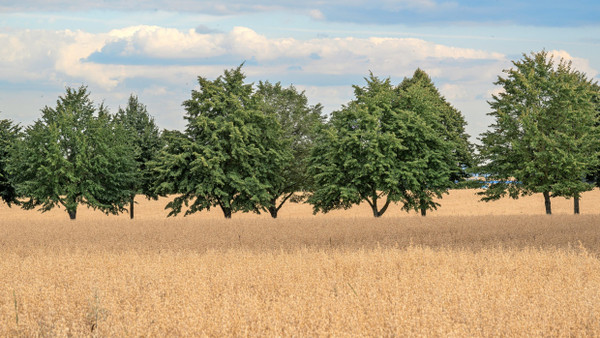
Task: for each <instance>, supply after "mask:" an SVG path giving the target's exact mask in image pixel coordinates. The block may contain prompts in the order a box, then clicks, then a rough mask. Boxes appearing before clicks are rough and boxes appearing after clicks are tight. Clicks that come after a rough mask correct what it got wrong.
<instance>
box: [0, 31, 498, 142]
mask: <svg viewBox="0 0 600 338" xmlns="http://www.w3.org/2000/svg"><path fill="white" fill-rule="evenodd" d="M206 60H210V62H208V61H207V62H205V61H206ZM242 60H250V61H251V62H248V63H247V65H246V66H245V68H244V72H245V73H246V74H247V75H248V77H251V78H253V79H265V80H270V81H280V80H281V79H282V78H288V79H290V78H292V79H300V82H296V83H295V85H296V86H297V87H298V88H299V89H304V90H306V94H307V96H308V97H309V99H310V101H311V103H312V104H316V103H318V102H321V103H322V104H323V105H324V106H325V111H326V112H330V111H332V110H336V109H339V107H340V105H341V104H344V103H346V102H348V101H349V100H350V99H351V98H352V87H351V85H352V84H353V83H351V82H352V81H355V80H356V79H360V78H362V77H363V76H366V75H367V74H368V72H369V71H373V72H374V74H375V75H377V76H380V77H387V76H390V77H392V78H393V79H394V81H400V80H401V79H402V78H403V77H405V76H410V75H411V74H412V73H413V72H414V70H415V69H416V68H417V67H420V68H422V69H424V70H425V71H427V72H428V73H429V74H430V75H431V76H432V77H433V78H434V79H435V80H436V81H438V82H439V83H440V87H441V88H440V89H441V91H442V93H443V94H444V95H446V97H447V98H448V99H449V100H450V101H451V103H454V101H456V102H457V104H458V106H464V107H472V106H474V105H472V104H470V102H474V101H476V100H480V101H481V100H482V98H483V97H486V98H487V97H488V96H489V94H488V91H489V90H490V88H491V87H493V85H492V82H493V81H494V80H495V77H496V76H497V75H498V74H499V73H500V71H501V69H503V67H505V65H506V64H507V60H506V58H505V56H504V55H503V54H500V53H494V52H488V51H483V50H476V49H469V48H458V47H453V46H448V45H442V44H436V43H432V42H429V41H425V40H422V39H414V38H374V37H373V38H354V37H347V38H318V39H307V40H300V39H294V38H277V39H274V38H268V37H266V36H264V35H261V34H258V33H257V32H255V31H254V30H252V29H249V28H246V27H235V28H233V29H232V30H231V31H229V32H226V33H221V32H209V33H198V31H197V30H195V29H190V30H187V31H181V30H177V29H173V28H165V27H158V26H132V27H125V28H122V29H115V30H112V31H109V32H105V33H88V32H83V31H68V30H66V31H35V30H23V31H17V32H12V33H3V34H0V81H12V82H20V83H23V84H26V85H30V84H34V83H36V82H44V83H46V84H47V85H51V86H54V88H57V89H58V90H57V91H58V92H60V89H62V87H64V86H65V85H71V86H77V85H79V84H81V83H84V84H87V85H89V86H90V89H93V90H92V93H94V95H101V96H100V97H98V98H96V96H94V97H95V98H96V99H97V100H102V98H105V99H106V102H107V103H108V104H112V105H113V108H115V107H118V105H122V104H124V103H125V102H126V97H127V96H128V95H129V94H130V93H131V92H136V93H139V94H140V99H145V100H147V101H146V102H145V103H146V104H148V106H149V110H150V111H153V107H154V109H157V111H159V112H161V114H164V115H161V116H157V121H159V122H160V121H164V122H165V123H169V124H171V125H167V127H173V125H172V124H173V123H174V122H172V121H174V118H173V117H174V116H177V115H181V108H180V104H181V102H182V100H184V99H185V98H186V97H187V96H189V91H190V90H191V89H192V88H194V86H195V85H196V81H195V79H196V76H198V75H201V76H205V77H208V78H215V77H217V76H218V75H220V74H222V72H223V69H225V68H231V67H235V66H237V65H239V63H240V62H241V61H242ZM146 61H147V62H146ZM328 77H329V78H331V79H333V80H331V81H329V79H328ZM336 81H337V82H336ZM345 81H348V83H345ZM354 84H358V85H362V84H363V83H360V82H359V83H354ZM284 85H286V83H284ZM174 93H177V95H175V94H174ZM168 100H174V101H173V102H169V103H167V101H168ZM142 102H144V101H142ZM50 104H51V103H50ZM0 108H1V107H0ZM38 109H39V107H38ZM167 115H168V117H165V116H167ZM465 115H468V116H470V117H472V118H477V116H485V112H469V113H468V114H467V113H465ZM180 124H181V122H177V126H180ZM470 132H471V133H472V134H477V133H478V131H475V132H474V131H473V130H470Z"/></svg>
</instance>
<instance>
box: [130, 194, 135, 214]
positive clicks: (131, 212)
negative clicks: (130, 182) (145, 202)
mask: <svg viewBox="0 0 600 338" xmlns="http://www.w3.org/2000/svg"><path fill="white" fill-rule="evenodd" d="M134 198H135V195H131V201H130V203H131V204H130V205H129V219H133V206H134V205H135V202H134V201H133V200H134Z"/></svg>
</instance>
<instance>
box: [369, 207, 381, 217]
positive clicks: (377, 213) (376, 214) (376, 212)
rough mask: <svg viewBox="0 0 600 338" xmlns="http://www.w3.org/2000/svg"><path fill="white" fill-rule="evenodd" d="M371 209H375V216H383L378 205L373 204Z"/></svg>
mask: <svg viewBox="0 0 600 338" xmlns="http://www.w3.org/2000/svg"><path fill="white" fill-rule="evenodd" d="M371 209H373V216H375V217H381V213H380V212H379V210H377V206H373V207H371Z"/></svg>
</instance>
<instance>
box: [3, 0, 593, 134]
mask: <svg viewBox="0 0 600 338" xmlns="http://www.w3.org/2000/svg"><path fill="white" fill-rule="evenodd" d="M599 15H600V2H597V1H589V0H572V1H569V2H565V1H554V0H548V1H545V2H543V4H541V3H540V2H538V1H517V0H504V1H498V0H496V1H492V0H488V1H485V0H480V1H476V0H469V1H466V0H463V1H452V0H448V1H446V0H399V1H364V0H345V1H321V0H307V1H303V2H298V1H276V0H272V1H252V0H237V1H222V2H214V1H195V0H171V1H167V0H164V1H163V0H146V1H137V2H136V1H122V0H121V1H113V0H104V1H87V0H83V1H76V2H74V1H65V0H50V1H49V0H45V1H42V0H21V1H12V2H6V1H1V0H0V112H1V115H0V118H10V119H12V120H15V121H17V122H19V123H21V124H24V125H26V124H29V123H31V122H32V121H34V120H35V119H36V118H38V117H39V111H40V109H41V108H42V107H44V106H45V105H50V106H52V105H54V104H55V102H56V99H57V97H58V96H59V95H62V93H64V88H65V86H79V85H81V84H85V85H87V86H88V87H89V89H90V91H91V93H92V97H93V99H94V100H95V101H96V102H97V103H100V102H104V103H105V104H106V105H108V106H109V107H110V108H111V110H113V111H116V110H117V109H118V107H119V106H123V105H125V103H126V102H127V97H128V96H129V95H130V94H131V93H134V94H136V95H138V96H139V99H140V101H141V102H142V103H144V104H146V105H147V106H148V110H149V112H150V113H151V114H152V115H153V116H154V117H155V118H156V121H157V123H158V124H159V125H160V126H161V127H164V128H170V129H181V128H183V127H184V126H185V121H184V120H183V114H184V110H183V109H182V107H181V103H182V102H183V101H184V100H186V99H188V98H189V96H190V91H191V90H192V89H193V88H194V87H195V86H196V84H197V81H196V78H197V76H199V75H200V76H205V77H208V78H215V77H216V76H218V75H220V74H221V73H222V72H223V70H224V69H228V68H232V67H236V66H238V65H239V64H241V63H242V62H243V61H246V63H245V66H244V72H245V73H246V74H247V75H248V81H252V82H257V81H258V80H269V81H271V82H277V81H281V82H282V84H283V85H285V86H287V85H290V84H293V85H294V86H296V87H297V88H299V89H302V90H305V91H306V94H307V96H308V97H309V100H310V102H311V103H313V104H316V103H322V104H323V105H324V106H325V111H326V112H331V111H333V110H336V109H338V108H339V107H340V106H341V105H342V104H344V103H346V102H348V101H349V100H350V99H351V98H352V87H351V86H352V85H353V84H358V85H362V84H363V83H364V80H363V77H365V76H367V75H368V73H369V71H373V72H374V74H375V75H377V76H380V77H391V79H392V81H394V82H400V81H401V80H402V79H403V78H404V77H406V76H411V74H412V73H413V72H414V70H415V69H416V68H417V67H420V68H422V69H424V70H425V71H427V72H428V73H429V74H430V75H431V77H432V78H433V80H434V82H435V83H436V85H437V86H438V88H439V89H440V91H441V92H442V94H443V95H445V97H446V98H447V100H448V101H449V102H450V103H452V104H453V105H454V106H455V107H457V108H458V109H459V110H461V111H462V112H463V114H464V115H465V118H466V120H467V122H468V124H469V125H468V127H467V131H468V132H469V134H471V135H472V136H473V137H474V138H475V137H476V136H477V135H478V134H479V133H481V132H482V131H484V130H485V129H486V128H487V126H488V125H489V124H490V123H491V121H490V119H489V117H488V116H486V113H487V112H489V107H488V104H487V103H486V100H489V99H490V98H491V95H492V94H493V93H495V92H497V91H498V90H499V89H498V88H497V87H496V86H494V84H493V82H494V81H495V80H496V78H497V76H498V75H501V74H502V73H501V72H502V70H503V69H506V68H509V67H510V65H511V64H510V62H511V60H515V59H518V58H520V57H521V54H522V53H529V52H532V51H539V50H542V49H545V50H547V51H549V52H551V53H552V54H554V55H555V56H556V57H563V58H566V59H569V60H572V61H573V65H574V66H575V68H577V69H578V70H581V71H583V72H585V73H586V74H587V75H588V77H590V78H594V79H599V77H598V76H599V75H598V71H600V20H599V19H598V17H599Z"/></svg>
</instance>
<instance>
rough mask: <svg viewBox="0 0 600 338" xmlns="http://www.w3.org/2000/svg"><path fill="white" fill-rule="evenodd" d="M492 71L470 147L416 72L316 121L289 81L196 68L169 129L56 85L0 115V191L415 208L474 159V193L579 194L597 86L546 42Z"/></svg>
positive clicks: (240, 206) (102, 201) (54, 200)
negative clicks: (481, 185)
mask: <svg viewBox="0 0 600 338" xmlns="http://www.w3.org/2000/svg"><path fill="white" fill-rule="evenodd" d="M505 72H506V74H507V77H505V78H504V77H499V79H498V82H497V83H496V84H498V85H501V86H502V88H503V89H504V91H503V92H502V93H501V94H499V95H497V96H494V97H493V100H492V101H491V102H490V106H491V108H492V112H491V113H490V114H491V115H492V116H493V117H494V118H495V120H496V121H495V123H494V124H493V125H492V126H491V128H490V130H489V131H488V132H486V133H484V134H483V135H482V137H481V145H479V146H478V147H477V149H478V154H477V155H474V151H473V148H474V147H473V145H471V144H470V143H469V141H468V138H469V136H468V135H467V134H466V133H465V129H464V128H465V125H466V122H465V120H464V118H463V116H462V114H461V113H460V112H459V111H458V110H456V109H455V108H454V107H452V105H450V104H449V103H448V102H447V101H446V100H445V99H444V97H443V96H442V95H440V93H439V91H438V90H437V89H436V87H435V86H434V84H433V82H432V81H431V79H430V78H429V76H428V75H427V74H426V73H425V72H424V71H422V70H420V69H418V70H417V71H415V73H414V74H413V76H412V77H411V78H406V79H404V80H403V81H402V82H401V83H400V84H398V85H393V84H392V83H391V81H390V79H389V78H388V79H380V78H378V77H376V76H374V75H373V74H370V76H369V77H368V78H366V85H365V86H363V87H360V86H354V99H353V100H352V101H350V102H349V103H347V104H346V105H344V106H342V107H341V109H340V110H338V111H335V112H333V114H332V115H331V116H330V118H329V119H326V118H325V116H324V115H323V114H322V107H321V105H314V106H311V105H309V104H308V100H307V98H306V96H305V94H304V93H303V92H298V91H297V90H296V89H295V88H294V87H293V86H291V87H288V88H284V87H282V86H281V84H279V83H277V84H272V83H270V82H262V81H261V82H259V83H258V84H257V85H253V84H249V83H245V76H244V74H243V72H242V66H240V67H238V68H236V69H232V70H227V71H225V72H224V74H223V75H222V76H220V77H218V78H217V79H215V80H212V81H211V80H208V79H206V78H203V77H199V78H198V83H199V88H198V89H197V90H193V91H192V93H191V98H190V99H189V100H186V101H185V102H184V103H183V106H184V108H185V111H186V113H185V115H184V118H185V120H186V121H187V126H186V129H185V130H184V131H183V132H181V131H169V130H163V131H162V132H160V131H159V129H158V127H157V126H156V125H155V123H154V120H153V119H152V117H151V116H150V115H149V114H148V112H147V110H146V107H145V106H144V105H143V104H141V103H139V102H138V99H137V98H136V97H134V96H131V97H130V99H129V102H128V105H127V106H126V108H125V109H122V108H120V109H119V111H118V112H117V113H116V114H111V113H110V112H108V110H107V109H106V108H105V107H104V106H103V105H100V106H95V105H94V103H93V102H92V101H91V100H90V99H89V93H88V92H87V88H85V87H80V88H79V89H72V88H67V91H66V94H65V95H64V96H62V97H60V98H59V99H58V101H57V104H56V107H54V108H50V107H45V108H44V109H42V116H41V118H40V119H38V120H37V121H36V122H35V123H34V124H33V125H31V126H28V127H27V128H25V129H21V128H20V127H19V126H16V125H14V124H13V123H12V122H10V121H8V120H0V128H1V129H0V155H1V156H2V157H0V196H1V197H2V199H3V200H4V201H5V202H6V203H8V204H9V205H11V204H13V203H14V204H19V205H21V206H22V207H23V208H26V209H31V208H36V207H40V209H41V210H42V211H47V210H50V209H52V208H53V207H55V206H62V207H64V208H65V209H66V210H67V212H68V213H69V216H70V217H71V218H72V219H75V218H76V212H77V206H78V205H81V204H84V205H88V206H90V207H92V208H96V209H100V210H102V211H103V212H105V213H113V214H116V213H120V212H124V211H125V210H126V207H127V206H129V213H130V216H131V218H133V217H134V206H135V200H134V198H135V196H136V195H139V194H142V195H145V196H146V197H148V198H157V197H158V196H164V195H174V199H173V200H172V201H171V202H169V203H168V205H167V208H169V209H170V213H169V215H177V214H179V213H181V212H182V211H184V210H185V214H186V215H187V214H191V213H194V212H197V211H201V210H209V209H211V208H220V209H221V210H222V212H223V215H224V216H225V217H226V218H230V217H231V216H232V214H233V213H235V212H237V211H243V212H256V213H260V212H269V213H270V214H271V216H272V217H277V215H278V212H279V210H280V209H281V207H282V205H283V204H284V203H286V202H288V201H293V202H299V201H306V202H308V203H310V204H312V205H313V207H314V212H315V213H316V212H328V211H330V210H333V209H338V208H349V207H351V206H352V205H355V204H359V203H361V202H366V203H368V204H369V205H370V206H371V208H372V210H373V215H374V216H375V217H379V216H381V215H383V214H384V213H385V211H386V210H387V208H388V207H389V205H390V204H391V203H401V204H402V205H403V208H404V209H405V210H406V211H410V210H416V211H420V212H421V214H422V215H426V212H427V210H431V209H435V208H437V207H438V206H439V204H438V203H437V202H435V201H436V200H437V199H438V198H441V197H442V194H444V193H446V192H447V191H448V190H449V189H450V188H452V187H453V186H456V184H457V182H461V181H464V180H465V178H466V177H467V172H466V171H465V168H474V169H472V170H474V171H481V172H485V173H487V174H489V175H490V177H491V178H492V179H493V180H494V182H495V183H492V184H491V185H490V186H489V188H488V189H486V190H484V191H482V192H481V194H483V198H482V199H483V200H486V201H487V200H494V199H498V198H500V197H502V196H505V195H507V194H508V195H509V196H511V197H513V198H517V197H519V196H522V195H527V194H532V193H542V194H544V196H545V197H546V210H547V213H551V208H550V198H551V197H553V196H566V197H573V198H574V199H575V201H576V205H577V203H578V200H579V198H580V196H581V193H582V192H583V191H586V190H590V189H592V187H593V184H592V183H591V181H597V180H595V178H596V177H597V176H598V175H597V174H595V173H597V172H599V170H597V168H598V153H599V150H600V149H599V145H600V135H599V134H598V112H599V106H600V100H599V98H600V95H599V94H598V93H600V90H599V88H598V86H597V85H596V84H595V83H593V82H592V81H590V80H588V79H587V78H586V77H585V75H584V74H582V73H580V72H578V71H576V70H574V69H572V67H571V64H570V63H567V62H565V61H563V60H561V61H560V62H559V63H558V65H555V64H554V61H553V60H552V58H551V57H549V56H548V55H547V53H546V52H540V53H535V54H531V55H524V58H523V60H520V61H517V62H514V68H512V69H510V70H508V71H505ZM477 163H480V165H479V166H477V165H476V164H477ZM586 178H587V179H586ZM576 211H577V212H578V209H576Z"/></svg>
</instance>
